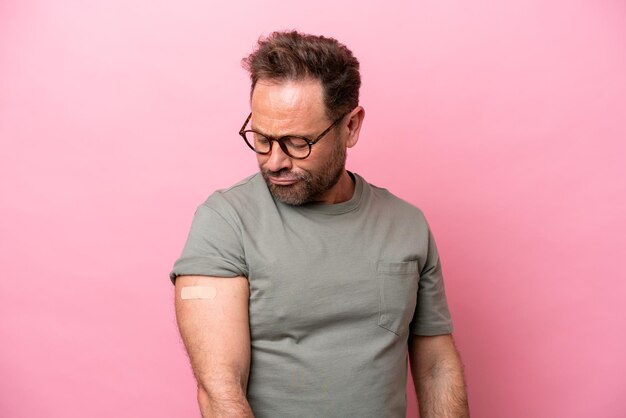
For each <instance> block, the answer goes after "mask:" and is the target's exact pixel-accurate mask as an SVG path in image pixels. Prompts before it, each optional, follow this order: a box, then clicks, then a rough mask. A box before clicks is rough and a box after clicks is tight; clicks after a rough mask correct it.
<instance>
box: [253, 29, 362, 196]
mask: <svg viewBox="0 0 626 418" xmlns="http://www.w3.org/2000/svg"><path fill="white" fill-rule="evenodd" d="M243 64H244V67H245V68H246V69H248V70H249V71H250V78H251V81H252V89H251V108H252V117H251V126H250V128H248V129H251V130H253V131H255V132H256V133H248V134H246V138H248V139H247V142H248V143H250V142H254V139H253V138H257V140H260V141H264V143H265V144H266V145H267V138H264V137H262V136H259V134H262V135H264V136H265V137H268V138H270V141H269V144H271V150H269V151H268V152H267V153H258V154H257V159H258V162H259V167H260V169H261V173H262V174H263V177H264V178H265V181H266V182H267V184H268V186H269V188H270V191H271V192H272V194H273V196H274V197H275V198H277V199H278V200H280V201H282V202H284V203H288V204H292V205H301V204H304V203H308V202H316V201H320V202H326V203H333V202H337V201H341V200H344V199H342V187H343V188H344V189H345V186H346V180H348V181H349V177H348V175H347V173H346V171H345V161H346V148H347V147H352V146H354V144H356V142H357V140H358V134H359V130H360V126H361V122H362V120H363V115H364V112H363V109H362V108H361V107H360V106H358V96H359V86H360V83H361V81H360V75H359V71H358V68H359V63H358V61H357V60H356V58H354V57H353V56H352V53H351V52H350V51H349V50H348V49H347V48H346V47H345V46H343V45H341V44H340V43H338V42H337V41H336V40H334V39H330V38H325V37H321V36H312V35H303V34H299V33H297V32H275V33H273V34H272V35H270V36H269V37H268V38H265V39H262V40H260V41H259V45H258V49H257V50H255V51H254V52H253V53H252V54H251V55H250V56H248V57H247V58H245V59H244V60H243ZM320 134H323V135H322V136H321V137H320ZM285 136H301V137H303V138H306V139H307V140H308V142H313V141H315V140H317V141H318V142H317V141H316V142H315V144H314V145H312V146H311V147H310V148H307V147H309V146H308V145H306V142H303V143H304V148H305V150H306V152H308V150H309V149H310V151H311V153H310V155H308V156H306V158H304V159H300V158H301V157H300V158H298V157H299V154H297V153H296V152H292V153H291V154H292V155H289V154H290V152H289V150H290V148H289V146H287V144H289V145H290V146H291V145H292V142H291V140H290V139H286V138H283V142H282V144H280V145H279V143H278V142H275V141H273V140H272V139H271V138H275V139H278V138H281V137H285ZM259 138H260V139H259ZM285 139H286V141H285ZM259 144H260V143H259V142H258V141H257V145H259ZM281 145H282V146H281ZM251 146H252V147H255V144H254V143H253V144H251ZM256 149H257V152H258V151H259V149H260V146H257V147H256ZM306 152H305V153H304V154H302V155H306ZM350 185H351V183H350Z"/></svg>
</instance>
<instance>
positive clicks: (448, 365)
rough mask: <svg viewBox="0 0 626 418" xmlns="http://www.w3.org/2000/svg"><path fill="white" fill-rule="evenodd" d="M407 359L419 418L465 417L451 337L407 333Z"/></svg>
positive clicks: (461, 383) (458, 361) (464, 395)
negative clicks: (409, 364) (409, 363)
mask: <svg viewBox="0 0 626 418" xmlns="http://www.w3.org/2000/svg"><path fill="white" fill-rule="evenodd" d="M409 357H410V361H411V373H412V374H413V383H414V384H415V391H416V394H417V400H418V403H419V410H420V417H421V418H432V417H437V418H464V417H469V407H468V403H467V393H466V390H465V379H464V378H463V364H462V363H461V359H460V357H459V354H458V352H457V350H456V347H455V346H454V341H453V339H452V335H450V334H448V335H437V336H433V337H425V336H419V335H413V334H411V336H410V337H409Z"/></svg>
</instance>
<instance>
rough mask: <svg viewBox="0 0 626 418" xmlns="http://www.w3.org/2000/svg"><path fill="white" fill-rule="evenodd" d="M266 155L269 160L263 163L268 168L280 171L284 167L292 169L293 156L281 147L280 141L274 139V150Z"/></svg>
mask: <svg viewBox="0 0 626 418" xmlns="http://www.w3.org/2000/svg"><path fill="white" fill-rule="evenodd" d="M264 157H266V158H267V160H266V161H265V164H263V165H264V167H265V168H266V169H267V170H270V171H280V170H282V169H284V168H286V169H287V170H291V158H290V157H289V156H288V155H287V154H285V151H283V150H282V149H281V148H280V145H279V144H278V142H275V141H274V143H273V144H272V151H271V152H270V154H269V155H266V156H264Z"/></svg>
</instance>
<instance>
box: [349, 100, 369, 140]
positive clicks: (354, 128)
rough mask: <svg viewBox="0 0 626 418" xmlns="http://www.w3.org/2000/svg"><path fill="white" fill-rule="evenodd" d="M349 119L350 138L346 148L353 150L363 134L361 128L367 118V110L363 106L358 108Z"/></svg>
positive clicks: (351, 113)
mask: <svg viewBox="0 0 626 418" xmlns="http://www.w3.org/2000/svg"><path fill="white" fill-rule="evenodd" d="M347 117H348V118H349V119H348V125H347V129H348V138H347V139H346V147H347V148H352V147H353V146H355V145H356V143H357V142H358V141H359V132H361V126H362V125H363V119H364V118H365V109H363V107H362V106H357V107H355V108H354V110H352V112H350V113H349V114H348V116H347Z"/></svg>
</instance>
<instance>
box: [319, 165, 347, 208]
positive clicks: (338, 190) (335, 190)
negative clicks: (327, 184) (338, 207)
mask: <svg viewBox="0 0 626 418" xmlns="http://www.w3.org/2000/svg"><path fill="white" fill-rule="evenodd" d="M354 187H355V186H354V181H353V180H352V177H350V174H348V172H347V171H346V170H344V171H343V173H342V174H341V177H339V181H338V182H337V184H335V185H334V186H333V187H332V188H331V189H330V190H329V191H328V192H327V193H326V194H325V195H324V196H322V198H321V199H320V200H319V201H318V202H317V203H323V204H326V205H332V204H335V203H343V202H347V201H348V200H350V199H352V196H353V195H354Z"/></svg>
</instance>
